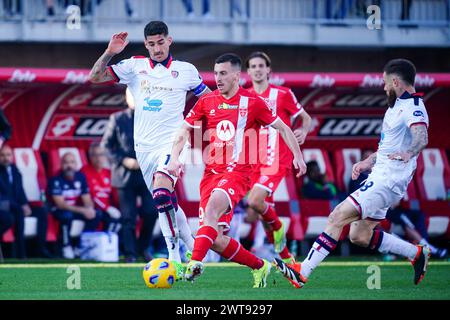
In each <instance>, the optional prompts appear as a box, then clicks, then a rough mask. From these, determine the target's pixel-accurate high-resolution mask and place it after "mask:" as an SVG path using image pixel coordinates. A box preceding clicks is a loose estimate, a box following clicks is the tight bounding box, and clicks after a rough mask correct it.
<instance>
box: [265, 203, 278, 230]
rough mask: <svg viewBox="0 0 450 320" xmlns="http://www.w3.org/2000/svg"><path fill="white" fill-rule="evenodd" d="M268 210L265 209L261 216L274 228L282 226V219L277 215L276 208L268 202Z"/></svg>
mask: <svg viewBox="0 0 450 320" xmlns="http://www.w3.org/2000/svg"><path fill="white" fill-rule="evenodd" d="M266 205H267V208H266V211H264V212H263V213H262V214H261V216H262V218H263V220H264V221H265V222H267V223H268V224H269V225H270V226H271V227H272V228H273V230H278V229H280V228H281V221H280V219H279V218H278V216H277V213H276V212H275V209H274V208H273V207H272V206H270V205H269V204H267V203H266Z"/></svg>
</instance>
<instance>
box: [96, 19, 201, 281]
mask: <svg viewBox="0 0 450 320" xmlns="http://www.w3.org/2000/svg"><path fill="white" fill-rule="evenodd" d="M127 37H128V33H126V32H120V33H117V34H114V35H113V36H112V38H111V40H110V42H109V44H108V48H107V49H106V51H105V52H104V53H103V54H102V56H101V57H100V58H99V59H98V60H97V62H96V63H95V65H94V66H93V67H92V70H91V72H90V75H89V76H90V81H91V82H94V83H102V82H112V81H118V82H119V83H123V84H126V85H127V86H128V88H129V90H130V91H131V93H132V95H133V97H134V101H135V117H134V143H135V145H134V148H135V150H136V157H137V160H138V163H139V166H140V168H141V170H142V174H143V176H144V180H145V182H146V184H147V187H148V188H149V190H150V191H151V192H153V198H154V200H155V204H156V207H157V209H158V212H159V223H160V226H161V230H162V232H163V235H164V238H165V240H166V244H167V249H168V251H169V259H170V260H171V261H175V262H176V263H175V265H176V267H177V274H183V273H184V270H182V266H181V264H180V262H181V258H180V252H179V241H178V239H179V238H181V239H182V240H183V241H184V242H185V243H186V245H187V247H188V249H189V250H192V248H193V245H194V241H193V237H192V234H191V231H190V228H189V225H188V224H187V220H186V217H185V215H184V212H183V211H182V209H181V208H180V207H179V206H178V205H177V201H176V195H175V191H174V185H175V183H176V179H177V177H175V176H173V175H171V174H169V173H168V172H167V171H166V170H165V169H164V167H165V166H166V165H167V164H168V163H169V160H170V153H171V149H172V144H173V139H174V134H175V132H176V131H177V129H178V128H180V127H181V125H182V124H183V119H184V117H183V111H184V108H185V103H186V94H187V92H188V91H193V92H194V94H195V95H196V96H197V97H200V96H202V95H203V94H205V93H208V92H210V90H209V88H208V87H207V86H206V85H205V84H204V83H203V81H202V79H201V77H200V75H199V73H198V71H197V69H196V68H195V67H194V66H193V65H192V64H190V63H187V62H183V61H177V60H173V58H172V55H171V54H170V50H169V49H170V45H171V44H172V41H173V39H172V37H171V36H169V31H168V27H167V25H166V24H165V23H164V22H162V21H151V22H150V23H148V24H147V25H146V27H145V30H144V38H145V39H144V45H145V47H146V48H147V50H148V52H149V55H150V57H143V56H134V57H132V58H130V59H125V60H122V61H120V62H119V63H117V64H115V65H111V66H108V63H109V61H110V60H111V58H112V57H113V56H114V55H116V54H118V53H120V52H122V51H123V49H124V48H125V47H126V46H127V44H128V42H129V41H128V40H127ZM177 278H178V277H177Z"/></svg>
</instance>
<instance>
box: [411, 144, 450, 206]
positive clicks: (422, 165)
mask: <svg viewBox="0 0 450 320" xmlns="http://www.w3.org/2000/svg"><path fill="white" fill-rule="evenodd" d="M416 176H417V187H418V190H419V194H420V197H421V199H423V200H445V199H447V195H448V194H449V190H450V167H449V164H448V160H447V156H446V154H445V151H443V150H439V149H425V150H423V151H422V153H421V154H420V156H419V158H418V159H417V174H416Z"/></svg>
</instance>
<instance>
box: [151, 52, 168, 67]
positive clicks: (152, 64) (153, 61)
mask: <svg viewBox="0 0 450 320" xmlns="http://www.w3.org/2000/svg"><path fill="white" fill-rule="evenodd" d="M172 60H173V58H172V55H171V54H170V53H169V56H168V57H167V58H166V60H164V61H161V62H158V61H155V60H153V59H152V58H149V59H148V61H149V62H150V67H151V68H152V69H153V68H155V66H156V65H157V64H158V63H159V64H162V65H163V66H164V67H166V68H167V69H169V67H170V65H171V64H172Z"/></svg>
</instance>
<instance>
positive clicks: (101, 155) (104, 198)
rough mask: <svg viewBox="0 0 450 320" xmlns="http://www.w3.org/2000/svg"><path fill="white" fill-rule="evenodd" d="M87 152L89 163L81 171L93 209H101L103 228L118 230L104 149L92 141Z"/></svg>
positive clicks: (116, 214) (117, 211)
mask: <svg viewBox="0 0 450 320" xmlns="http://www.w3.org/2000/svg"><path fill="white" fill-rule="evenodd" d="M88 153H89V161H90V164H88V165H85V166H84V167H83V168H82V169H81V172H82V173H84V175H85V176H86V180H87V184H88V186H89V190H90V193H91V197H92V200H94V204H95V209H97V210H100V211H102V220H103V224H104V230H106V231H111V232H119V229H120V216H121V214H120V211H119V210H118V209H117V208H116V207H114V206H112V205H111V200H112V192H113V189H112V187H111V170H109V169H107V168H105V162H106V155H105V151H104V150H103V148H102V147H101V146H100V144H99V143H97V142H93V143H92V144H91V145H90V146H89V151H88Z"/></svg>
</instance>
